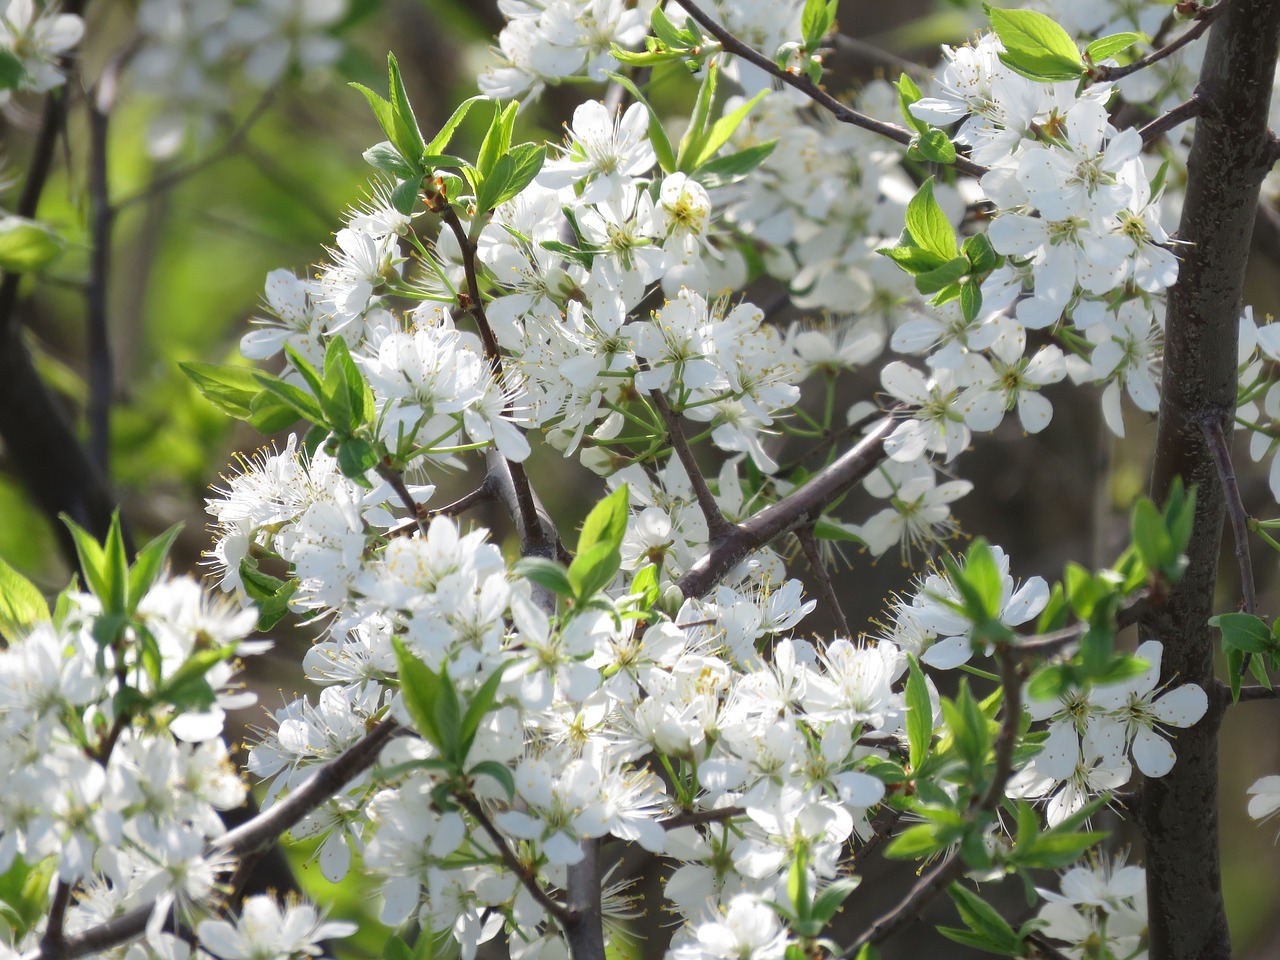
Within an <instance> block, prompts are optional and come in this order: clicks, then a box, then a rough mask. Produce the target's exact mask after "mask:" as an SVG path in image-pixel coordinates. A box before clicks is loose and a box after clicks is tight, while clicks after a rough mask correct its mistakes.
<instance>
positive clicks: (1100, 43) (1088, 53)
mask: <svg viewBox="0 0 1280 960" xmlns="http://www.w3.org/2000/svg"><path fill="white" fill-rule="evenodd" d="M1145 39H1146V37H1144V36H1143V35H1142V34H1140V33H1113V34H1111V35H1110V36H1109V37H1099V38H1098V39H1097V40H1095V41H1093V43H1091V44H1089V45H1088V46H1087V47H1085V48H1084V56H1085V59H1086V60H1088V61H1089V62H1090V63H1101V62H1102V61H1103V60H1106V59H1108V58H1109V57H1114V56H1115V55H1116V54H1117V53H1121V52H1123V51H1125V50H1128V49H1129V48H1130V47H1132V46H1133V45H1134V44H1135V43H1141V42H1142V41H1143V40H1145Z"/></svg>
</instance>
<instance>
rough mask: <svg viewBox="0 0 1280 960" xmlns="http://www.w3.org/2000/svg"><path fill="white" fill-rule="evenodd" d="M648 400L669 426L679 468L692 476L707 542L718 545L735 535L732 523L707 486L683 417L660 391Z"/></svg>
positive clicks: (651, 394) (669, 434)
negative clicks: (686, 432)
mask: <svg viewBox="0 0 1280 960" xmlns="http://www.w3.org/2000/svg"><path fill="white" fill-rule="evenodd" d="M649 399H650V400H652V401H653V405H654V406H655V407H656V408H657V410H658V413H659V415H661V417H662V420H663V422H664V423H665V424H666V425H667V436H668V438H670V440H671V448H672V449H673V450H674V451H675V453H676V456H677V457H678V458H679V460H680V465H681V466H682V467H684V472H685V473H686V474H688V476H689V483H690V485H692V487H693V496H694V498H695V499H696V500H697V501H698V508H699V509H700V510H701V511H702V516H703V518H704V519H705V520H706V521H707V537H708V539H709V540H710V542H711V543H715V542H716V541H717V540H720V539H722V538H724V537H727V536H729V535H730V534H731V533H732V532H733V524H732V523H730V522H729V521H728V520H726V519H725V517H724V514H723V513H721V512H720V504H718V503H716V498H715V496H714V495H713V494H712V492H711V488H710V487H708V486H707V478H706V477H704V476H703V475H702V468H701V467H699V466H698V461H697V459H696V458H695V457H694V455H693V451H692V450H691V449H690V448H689V441H688V439H687V438H686V437H685V435H684V427H683V426H682V425H681V424H680V417H679V416H678V415H677V414H676V412H675V411H674V410H672V409H671V404H670V403H668V402H667V398H666V397H665V396H664V395H663V393H662V391H661V390H650V391H649Z"/></svg>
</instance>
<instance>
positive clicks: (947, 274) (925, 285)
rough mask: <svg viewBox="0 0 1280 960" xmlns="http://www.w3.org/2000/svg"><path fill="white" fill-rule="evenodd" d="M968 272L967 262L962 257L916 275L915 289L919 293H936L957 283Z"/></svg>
mask: <svg viewBox="0 0 1280 960" xmlns="http://www.w3.org/2000/svg"><path fill="white" fill-rule="evenodd" d="M968 272H969V261H968V260H966V259H965V258H964V257H956V258H955V259H954V260H948V261H947V262H946V263H944V264H943V265H942V266H940V267H938V268H936V269H934V270H926V271H925V272H924V273H918V274H916V289H917V290H919V291H920V292H921V293H937V292H938V291H939V290H945V289H946V288H947V287H949V286H951V285H952V284H954V283H956V282H958V281H959V280H960V278H961V277H964V276H965V275H966V274H968Z"/></svg>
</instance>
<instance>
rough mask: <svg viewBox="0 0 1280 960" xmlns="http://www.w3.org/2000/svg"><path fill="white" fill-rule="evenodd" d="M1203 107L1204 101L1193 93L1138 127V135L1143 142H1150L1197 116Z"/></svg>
mask: <svg viewBox="0 0 1280 960" xmlns="http://www.w3.org/2000/svg"><path fill="white" fill-rule="evenodd" d="M1203 109H1204V101H1203V100H1202V99H1200V97H1198V96H1196V94H1194V93H1193V94H1191V96H1189V97H1188V98H1187V99H1186V100H1183V101H1182V102H1181V103H1180V104H1178V105H1177V106H1176V107H1172V108H1170V109H1169V110H1166V111H1165V112H1164V113H1162V114H1161V115H1160V116H1158V117H1156V118H1155V119H1154V120H1152V121H1151V122H1150V123H1147V124H1144V125H1143V126H1141V127H1139V128H1138V135H1139V136H1140V137H1142V142H1143V143H1150V142H1151V141H1152V140H1155V139H1156V138H1157V137H1161V136H1163V135H1164V134H1166V133H1168V132H1169V131H1170V130H1172V129H1173V128H1174V127H1176V126H1179V125H1180V124H1183V123H1186V122H1187V121H1188V120H1191V119H1192V118H1194V117H1198V116H1199V115H1200V111H1201V110H1203Z"/></svg>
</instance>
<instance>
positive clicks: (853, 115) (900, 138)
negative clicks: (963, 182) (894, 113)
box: [680, 0, 988, 177]
mask: <svg viewBox="0 0 1280 960" xmlns="http://www.w3.org/2000/svg"><path fill="white" fill-rule="evenodd" d="M680 6H682V7H684V9H685V11H686V12H687V13H688V14H689V16H691V17H693V19H694V20H695V21H697V22H698V24H699V25H701V26H702V28H703V29H704V30H706V31H707V33H708V35H710V36H712V37H714V38H715V39H716V40H718V41H719V43H720V46H721V48H722V49H723V50H724V51H725V53H731V54H733V55H734V56H736V57H741V58H742V59H743V60H746V61H747V62H748V63H752V64H754V65H755V66H757V67H759V68H760V69H761V70H763V71H764V72H765V73H767V74H769V75H770V76H773V77H777V78H778V79H779V80H781V81H782V82H783V83H785V84H786V85H787V86H789V87H793V88H795V89H796V90H799V91H800V92H801V93H803V94H804V95H805V96H806V97H808V98H809V99H810V100H812V101H813V102H814V103H816V104H818V106H820V107H822V108H823V109H825V110H826V111H827V112H828V113H830V114H831V115H832V116H833V117H835V118H836V119H837V120H839V121H840V122H841V123H847V124H850V125H851V126H855V127H861V128H862V129H863V130H869V131H870V132H872V133H876V134H879V135H880V136H882V137H885V138H887V139H889V140H892V141H893V142H894V143H900V144H902V145H903V146H904V147H905V146H909V145H910V144H911V141H912V140H913V139H915V137H914V135H913V134H912V133H911V131H909V130H906V129H904V128H903V127H899V126H898V125H897V124H893V123H885V122H884V121H882V120H877V119H875V118H874V117H869V116H867V115H866V114H865V113H859V112H858V111H857V110H854V109H853V108H852V107H850V106H848V105H846V104H843V103H841V102H840V101H839V100H837V99H836V98H835V97H833V96H831V94H829V93H827V92H826V91H825V90H823V89H822V88H821V87H818V86H815V85H814V84H813V83H812V82H810V80H809V78H808V77H801V76H799V75H797V74H794V73H788V72H787V71H786V70H783V69H782V68H781V67H779V66H778V65H777V64H776V63H774V62H773V61H772V60H770V59H769V58H768V57H766V56H765V55H764V54H762V53H760V52H759V51H757V50H755V49H753V48H752V47H750V46H748V45H747V44H745V43H743V42H742V41H741V40H739V39H738V38H737V37H735V36H734V35H733V34H732V33H730V32H729V31H728V30H726V29H725V28H724V27H722V26H721V25H720V24H719V23H717V22H716V21H715V20H713V19H711V17H709V16H707V15H706V14H705V13H703V11H702V10H701V9H700V8H699V7H698V5H697V4H696V3H694V2H693V0H688V2H685V0H681V3H680ZM953 166H954V167H955V169H957V170H959V171H960V172H961V173H967V174H969V176H971V177H981V176H982V175H983V174H985V173H987V172H988V168H987V167H984V166H983V165H982V164H980V163H974V162H973V161H972V160H970V159H969V158H968V157H962V156H957V157H956V160H955V163H954V164H953Z"/></svg>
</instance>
